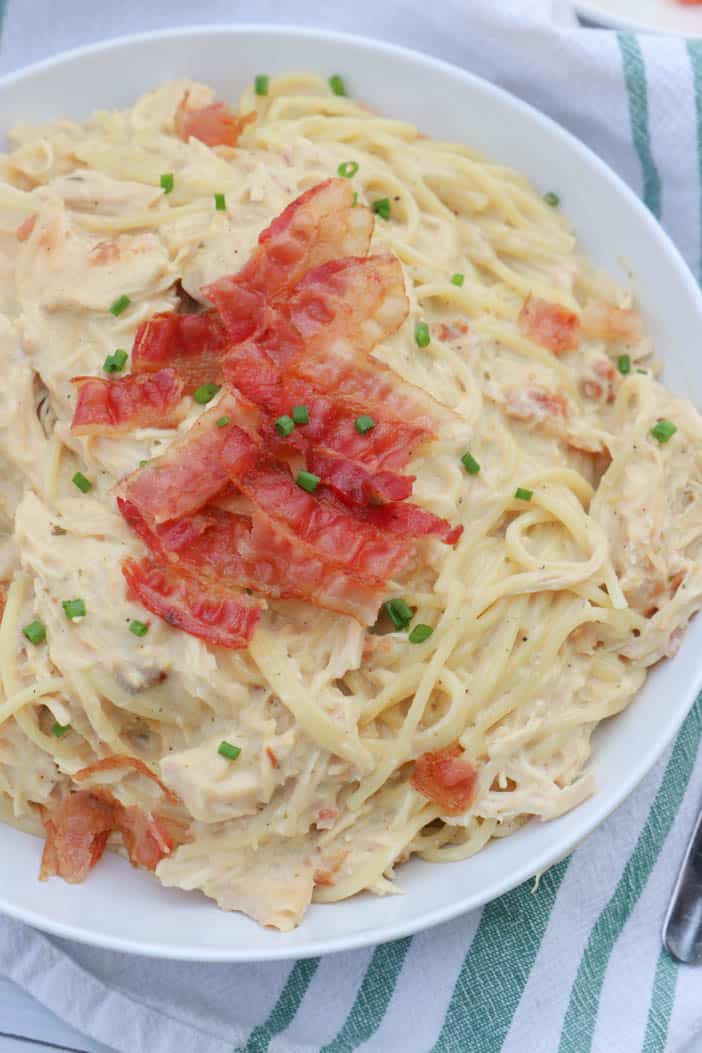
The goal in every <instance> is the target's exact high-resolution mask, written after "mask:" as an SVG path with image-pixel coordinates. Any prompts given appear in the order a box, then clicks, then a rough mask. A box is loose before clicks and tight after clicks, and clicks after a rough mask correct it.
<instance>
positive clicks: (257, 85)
mask: <svg viewBox="0 0 702 1053" xmlns="http://www.w3.org/2000/svg"><path fill="white" fill-rule="evenodd" d="M268 84H269V77H268V74H267V73H259V74H258V76H257V77H255V78H254V91H255V92H256V94H257V95H267V94H268Z"/></svg>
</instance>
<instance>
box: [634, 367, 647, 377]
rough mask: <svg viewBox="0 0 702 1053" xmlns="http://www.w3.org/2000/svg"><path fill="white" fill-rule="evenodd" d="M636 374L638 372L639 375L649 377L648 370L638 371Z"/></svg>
mask: <svg viewBox="0 0 702 1053" xmlns="http://www.w3.org/2000/svg"><path fill="white" fill-rule="evenodd" d="M636 372H637V373H643V375H644V376H645V377H647V376H648V370H647V369H637V370H636Z"/></svg>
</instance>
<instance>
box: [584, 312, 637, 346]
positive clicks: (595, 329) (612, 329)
mask: <svg viewBox="0 0 702 1053" xmlns="http://www.w3.org/2000/svg"><path fill="white" fill-rule="evenodd" d="M580 326H581V328H582V331H583V333H584V334H585V336H586V337H588V338H589V339H590V340H606V341H608V342H609V343H616V344H637V343H639V341H641V340H642V339H643V335H644V334H643V322H642V321H641V318H640V316H639V315H638V314H637V313H636V312H635V311H632V310H630V309H628V308H624V307H613V306H612V304H608V303H589V304H588V305H587V307H585V308H584V309H583V312H582V315H581V318H580Z"/></svg>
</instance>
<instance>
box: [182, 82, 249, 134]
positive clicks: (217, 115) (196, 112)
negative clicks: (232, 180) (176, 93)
mask: <svg viewBox="0 0 702 1053" xmlns="http://www.w3.org/2000/svg"><path fill="white" fill-rule="evenodd" d="M189 94H190V93H189V92H187V91H186V93H185V95H184V96H183V98H182V99H181V100H180V103H179V104H178V109H177V110H176V112H175V119H174V124H175V133H176V135H177V136H178V138H179V139H183V140H184V142H186V143H187V141H188V139H199V140H200V142H202V143H205V144H206V145H207V146H236V144H237V142H238V141H239V136H240V135H241V133H242V132H243V131H244V129H245V128H246V126H247V124H251V122H252V121H255V120H256V114H255V113H254V112H253V111H252V112H251V113H245V114H243V115H242V116H241V117H238V116H237V115H236V114H234V113H232V111H231V110H230V109H229V107H228V106H227V104H226V103H225V102H211V103H210V104H209V105H208V106H201V107H199V108H197V109H195V108H193V109H190V108H188V98H189Z"/></svg>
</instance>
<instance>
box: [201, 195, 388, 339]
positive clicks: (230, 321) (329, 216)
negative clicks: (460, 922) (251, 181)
mask: <svg viewBox="0 0 702 1053" xmlns="http://www.w3.org/2000/svg"><path fill="white" fill-rule="evenodd" d="M352 206H353V189H352V187H351V185H350V183H349V181H348V180H347V179H328V180H327V181H326V182H324V183H319V184H318V185H317V186H314V187H312V188H311V189H310V190H307V191H306V192H305V193H304V194H301V195H300V196H299V197H298V198H296V199H295V200H294V201H293V202H292V203H291V204H290V205H288V207H287V208H286V209H285V210H284V212H282V213H281V215H279V216H278V217H277V218H276V219H274V220H273V222H272V223H271V225H270V226H269V227H268V228H267V229H266V230H264V231H263V232H262V233H261V234H260V235H259V239H258V245H257V247H256V249H255V250H254V252H253V253H252V255H251V257H250V259H249V261H248V262H247V263H246V264H245V265H244V267H243V268H242V269H241V270H240V271H239V273H238V274H235V275H232V276H229V277H225V278H219V279H218V280H217V281H215V282H212V283H211V284H209V285H206V286H204V287H203V289H202V293H203V295H204V296H206V297H207V299H209V300H210V301H211V302H212V303H213V304H214V305H215V307H216V308H217V310H218V311H219V313H220V315H221V317H222V320H223V321H224V324H225V325H226V326H227V328H228V329H229V330H230V333H231V335H232V338H233V339H237V340H243V339H246V336H240V335H239V334H240V332H241V331H242V318H243V316H244V314H245V300H244V299H242V298H243V297H244V291H247V292H248V293H249V294H250V296H251V302H250V304H249V308H248V309H249V310H251V309H252V308H255V310H260V304H261V301H260V298H259V299H257V298H256V295H255V294H259V296H260V295H261V294H262V295H265V297H266V299H267V300H269V301H272V300H274V299H276V298H277V297H279V296H281V295H284V294H285V293H286V292H287V291H288V290H289V289H291V288H292V287H293V286H294V285H296V284H297V282H299V281H300V279H301V278H302V276H303V275H304V274H305V273H306V272H307V271H309V270H310V268H312V267H316V266H318V265H319V264H323V263H326V262H327V261H328V260H333V259H336V258H338V257H340V256H355V255H363V254H364V253H366V252H367V251H368V246H369V244H370V237H371V233H372V229H373V216H372V214H371V212H370V211H369V209H367V208H365V207H363V206H358V207H357V208H353V207H352ZM251 331H253V330H251ZM247 335H250V333H249V334H247Z"/></svg>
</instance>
